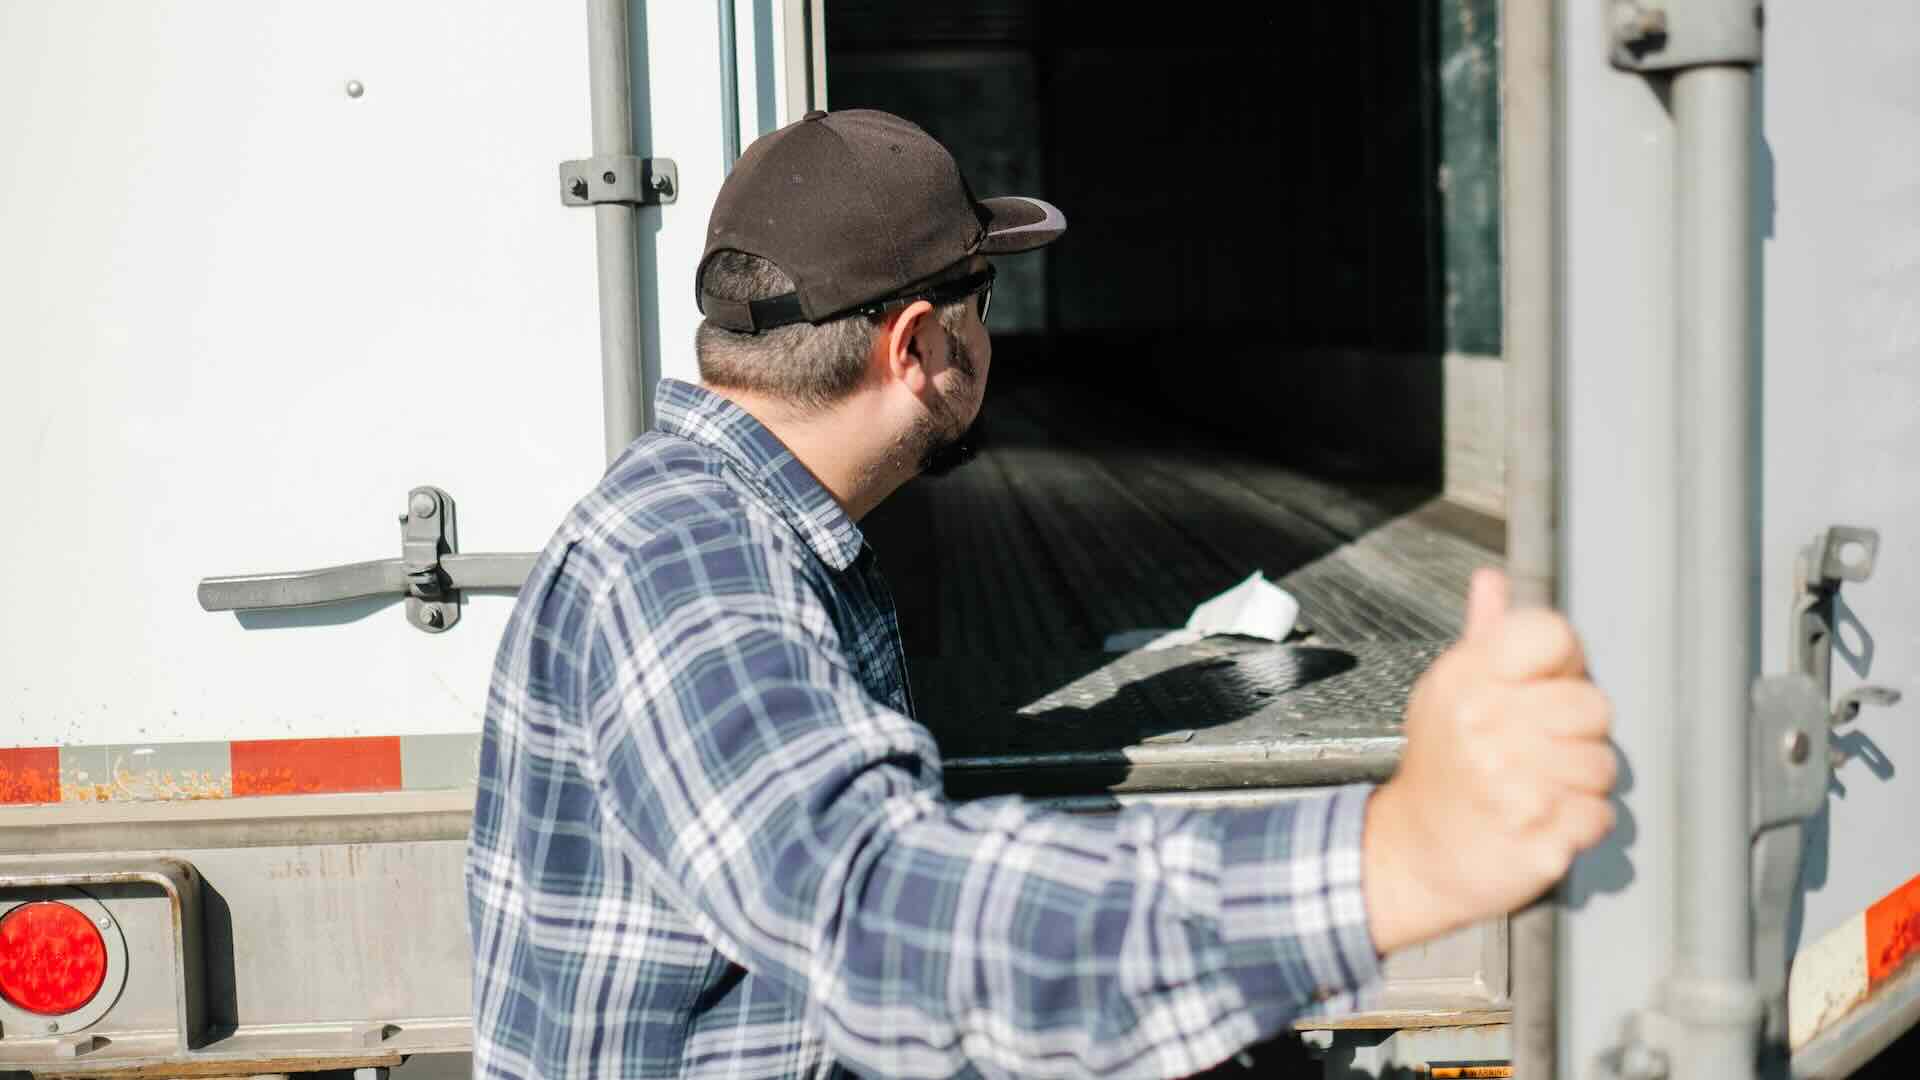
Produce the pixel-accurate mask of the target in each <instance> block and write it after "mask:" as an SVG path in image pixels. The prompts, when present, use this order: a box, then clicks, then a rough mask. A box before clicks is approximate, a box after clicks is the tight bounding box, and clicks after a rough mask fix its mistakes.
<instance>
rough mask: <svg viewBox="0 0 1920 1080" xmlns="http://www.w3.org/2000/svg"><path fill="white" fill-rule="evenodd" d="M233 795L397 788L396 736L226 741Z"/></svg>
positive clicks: (398, 741)
mask: <svg viewBox="0 0 1920 1080" xmlns="http://www.w3.org/2000/svg"><path fill="white" fill-rule="evenodd" d="M230 746H231V753H232V755H233V793H234V794H235V795H318V794H323V793H328V792H340V791H398V790H399V789H400V788H401V787H402V786H403V785H402V784H401V779H400V737H399V736H398V735H375V736H370V737H366V738H356V739H255V740H249V741H246V742H234V743H232V744H230Z"/></svg>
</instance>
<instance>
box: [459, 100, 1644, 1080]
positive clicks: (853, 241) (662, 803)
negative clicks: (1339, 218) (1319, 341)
mask: <svg viewBox="0 0 1920 1080" xmlns="http://www.w3.org/2000/svg"><path fill="white" fill-rule="evenodd" d="M1065 227H1066V222H1065V220H1064V218H1062V217H1061V215H1060V214H1059V212H1058V211H1057V210H1055V209H1054V208H1053V207H1051V206H1048V205H1047V204H1045V203H1042V202H1039V201H1037V200H1028V199H991V200H987V201H986V202H984V203H981V202H976V201H975V200H974V198H973V196H972V194H971V193H970V192H969V190H968V189H967V186H966V184H965V182H964V181H963V180H962V178H961V176H960V173H959V171H958V169H957V168H956V167H955V165H954V162H953V159H952V158H951V157H950V156H949V155H948V154H947V152H946V151H945V150H944V149H942V148H941V147H940V146H939V144H938V143H936V142H934V141H933V140H932V139H931V138H929V137H928V136H927V135H926V134H925V133H924V132H922V131H920V130H919V129H918V128H916V127H914V126H913V125H911V124H908V123H907V122H905V121H903V120H900V119H899V118H897V117H893V116H889V115H887V114H884V113H878V112H863V111H850V112H841V113H834V114H831V115H829V114H826V113H811V114H809V115H808V116H807V118H806V119H805V120H803V121H800V122H799V123H797V124H794V125H792V126H789V127H787V128H784V129H782V130H780V131H777V132H775V133H773V134H771V135H769V136H767V137H765V138H763V139H761V140H760V141H758V142H757V143H755V144H754V145H753V147H751V148H750V149H749V150H748V151H747V153H746V155H745V156H743V157H742V158H741V160H740V162H739V163H738V165H737V166H736V167H735V169H734V172H733V174H732V176H731V177H730V178H729V179H728V180H727V182H726V184H725V186H724V187H723V188H722V189H721V192H720V196H719V199H718V201H717V203H716V205H715V207H714V211H713V216H712V220H711V229H710V232H709V238H708V245H707V253H706V255H705V257H704V258H703V260H702V262H701V265H700V267H699V268H698V270H697V271H696V278H697V282H696V289H697V294H698V297H699V300H700V304H701V309H702V311H703V313H704V314H705V316H706V321H705V322H704V323H703V325H702V326H701V328H700V331H699V334H698V339H697V344H696V348H697V352H698V356H699V361H700V371H701V378H702V385H700V386H694V385H689V384H686V383H679V382H674V381H665V382H662V384H661V386H660V391H659V409H658V414H659V426H658V430H656V431H654V432H651V433H649V434H647V435H645V436H643V437H642V438H640V439H638V440H636V441H635V442H634V443H633V445H632V446H630V447H629V448H628V449H627V451H626V452H625V453H624V454H623V455H622V456H621V457H620V459H619V460H618V461H616V462H615V463H614V464H613V465H612V466H611V468H610V469H609V470H608V472H607V474H606V476H605V478H604V479H603V480H602V481H601V483H600V485H599V486H598V487H597V488H595V489H594V490H593V492H592V493H590V494H589V495H588V496H587V497H586V498H585V499H583V500H582V501H581V502H580V503H579V505H578V506H576V507H575V509H574V510H573V512H572V513H571V514H570V515H569V517H568V518H567V520H566V522H565V523H564V524H562V526H561V528H560V530H559V533H558V534H557V535H556V536H555V537H554V539H553V541H552V542H551V543H550V544H549V545H548V547H547V549H546V551H545V552H544V553H543V555H542V556H541V558H540V560H539V563H538V565H537V566H536V567H535V568H534V571H533V573H532V575H531V576H530V577H529V579H528V581H527V584H526V586H525V588H524V589H523V590H522V592H521V595H520V601H519V605H518V607H517V609H516V610H515V613H514V617H513V621H512V623H511V625H510V626H509V628H508V630H507V634H506V638H505V640H504V641H503V643H502V645H501V648H500V652H499V657H498V660H497V663H496V667H495V673H494V680H493V686H492V692H491V694H490V695H489V698H488V706H487V720H486V733H485V740H484V743H483V748H482V752H481V763H480V784H479V794H478V801H477V804H476V807H475V811H474V827H473V837H472V847H471V852H470V855H469V860H468V889H469V895H470V913H471V921H472V930H473V947H474V960H475V990H474V994H475V1002H474V1008H475V1012H474V1045H475V1070H476V1074H477V1075H480V1076H484V1077H507V1076H514V1077H517V1076H534V1075H538V1076H561V1075H565V1076H719V1075H726V1076H768V1077H773V1076H795V1075H821V1074H832V1073H840V1072H842V1071H852V1072H857V1073H860V1074H864V1075H868V1076H876V1077H880V1076H948V1075H954V1074H966V1075H973V1074H982V1075H1001V1076H1072V1075H1108V1074H1126V1075H1143V1076H1144V1075H1158V1076H1173V1075H1181V1074H1186V1073H1191V1072H1194V1071H1197V1070H1200V1069H1202V1068H1205V1067H1207V1066H1209V1065H1211V1064H1213V1063H1216V1062H1218V1061H1221V1060H1223V1059H1225V1058H1227V1057H1228V1056H1230V1055H1231V1054H1233V1053H1234V1052H1235V1051H1237V1050H1238V1049H1240V1048H1242V1047H1244V1046H1246V1045H1248V1044H1250V1043H1252V1042H1255V1041H1256V1040H1259V1039H1262V1038H1265V1037H1267V1036H1270V1035H1272V1034H1274V1033H1275V1032H1277V1031H1279V1030H1280V1029H1281V1028H1282V1027H1283V1026H1284V1025H1285V1024H1286V1023H1287V1022H1288V1021H1289V1020H1290V1019H1291V1018H1293V1017H1295V1016H1296V1015H1298V1014H1300V1013H1301V1012H1302V1011H1304V1010H1306V1009H1308V1008H1313V1009H1316V1010H1320V1011H1328V1010H1336V1009H1340V1008H1342V1007H1345V1006H1347V1005H1348V1004H1349V1003H1351V1002H1352V1001H1353V1000H1354V997H1355V994H1356V993H1357V992H1359V991H1361V990H1363V989H1364V988H1365V987H1366V986H1367V985H1368V984H1369V983H1371V982H1372V981H1373V980H1375V978H1376V977H1377V975H1378V973H1379V964H1380V956H1381V954H1383V953H1385V952H1389V951H1392V950H1393V949H1396V948H1399V947H1401V946H1404V945H1408V944H1411V943H1413V942H1417V941H1420V940H1424V939H1426V938H1429V937H1432V936H1434V935H1436V934H1440V933H1443V932H1445V931H1447V930H1450V929H1453V928H1455V927H1459V926H1463V925H1465V924H1467V923H1470V922H1472V921H1474V920H1477V919H1481V918H1485V917H1487V916H1491V915H1496V914H1499V913H1502V912H1506V911H1509V910H1512V909H1513V908H1515V907H1517V906H1519V905H1520V904H1522V903H1524V902H1526V901H1527V900H1529V899H1531V898H1532V897H1534V896H1535V895H1537V894H1539V893H1540V892H1541V891H1542V890H1544V889H1545V888H1546V887H1548V885H1549V884H1550V883H1551V882H1552V881H1554V880H1555V879H1556V878H1558V877H1559V876H1560V875H1561V874H1563V873H1564V872H1565V870H1566V868H1567V866H1568V863H1569V861H1570V859H1571V858H1572V857H1573V855H1574V853H1575V852H1576V851H1577V850H1579V849H1580V848H1582V847H1585V846H1587V845H1590V844H1592V843H1594V842H1596V841H1597V840H1598V839H1599V838H1600V837H1601V836H1603V835H1604V834H1605V833H1606V832H1607V831H1608V830H1609V829H1610V828H1611V826H1612V813H1611V810H1610V808H1609V805H1608V803H1607V802H1606V800H1605V795H1606V792H1607V791H1608V789H1609V788H1610V787H1611V785H1612V782H1613V767H1614V766H1613V756H1612V754H1611V752H1610V750H1609V749H1608V747H1607V744H1606V742H1605V736H1606V731H1607V725H1608V715H1607V705H1606V701H1605V699H1604V698H1603V697H1602V696H1601V695H1600V693H1599V692H1598V691H1597V690H1595V689H1594V688H1593V686H1592V685H1591V684H1590V683H1589V682H1588V681H1587V680H1586V678H1585V671H1584V662H1583V660H1582V658H1581V653H1580V648H1579V645H1578V643H1577V641H1576V640H1575V639H1574V636H1573V634H1572V632H1571V631H1570V629H1569V628H1568V626H1567V625H1566V623H1565V622H1563V621H1562V620H1560V619H1559V618H1557V617H1555V616H1552V615H1550V614H1548V613H1545V612H1516V613H1507V612H1506V611H1505V610H1504V609H1505V606H1506V604H1505V596H1504V583H1503V581H1502V579H1501V578H1499V576H1498V575H1496V574H1492V573H1483V574H1482V575H1481V576H1480V577H1478V578H1477V579H1476V580H1475V582H1474V587H1473V594H1472V596H1471V597H1470V600H1469V609H1470V610H1469V615H1468V622H1467V627H1466V632H1465V635H1464V637H1463V639H1462V641H1461V642H1460V643H1459V645H1458V646H1456V647H1455V648H1453V649H1452V650H1450V651H1449V652H1448V653H1447V654H1445V655H1444V656H1442V657H1441V659H1440V660H1439V661H1438V662H1436V663H1435V664H1434V666H1433V668H1432V670H1430V671H1429V672H1428V673H1427V674H1426V675H1425V676H1423V678H1422V679H1421V681H1420V683H1419V685H1418V686H1417V687H1416V688H1415V691H1414V694H1413V696H1412V700H1411V704H1410V705H1409V707H1408V715H1407V724H1406V726H1407V737H1408V743H1407V749H1406V754H1405V757H1404V760H1403V762H1402V765H1401V768H1400V771H1399V773H1398V774H1397V775H1396V776H1395V778H1394V779H1393V780H1392V781H1391V782H1389V783H1387V784H1385V785H1384V786H1381V787H1379V788H1369V787H1367V786H1353V787H1348V788H1343V789H1340V790H1338V791H1335V792H1333V793H1331V794H1325V795H1319V796H1316V797H1311V798H1306V799H1301V800H1298V801H1293V802H1287V803H1284V804H1282V805H1277V806H1272V807H1268V808H1264V809H1257V810H1236V811H1219V812H1211V813H1206V812H1201V813H1175V812H1168V811H1165V810H1161V809H1156V808H1152V807H1130V808H1128V809H1125V810H1122V811H1120V812H1118V813H1115V814H1111V815H1105V816H1077V815H1067V814H1062V813H1056V812H1049V811H1046V810H1043V809H1040V808H1038V807H1036V806H1035V805H1033V804H1030V803H1028V802H1026V801H1024V800H1020V799H1015V798H1003V799H992V800H983V801H978V802H973V803H968V804H963V805H955V804H952V803H949V802H947V801H946V799H945V798H944V796H943V795H942V791H941V765H940V756H939V753H938V751H937V750H936V749H935V747H934V744H933V741H932V739H931V737H930V736H929V735H928V733H927V731H926V729H925V728H923V727H921V726H920V725H918V724H916V723H915V722H914V721H913V719H912V716H913V703H912V697H911V694H910V693H909V690H908V686H907V679H906V670H905V664H904V655H903V652H902V649H901V645H900V636H899V631H898V627H897V626H896V624H895V618H894V612H893V605H892V602H891V600H890V599H889V597H888V594H887V590H886V586H885V584H884V582H883V581H882V579H881V577H880V573H879V570H878V568H877V567H876V566H875V563H874V556H873V553H872V551H871V550H870V549H868V548H867V547H866V546H865V544H864V542H863V541H862V538H861V533H860V528H859V524H858V523H859V521H860V519H861V518H862V517H863V516H864V515H865V514H866V513H867V512H868V511H870V510H872V509H873V508H874V507H875V506H876V505H878V504H879V503H880V502H881V500H883V499H884V498H886V496H887V495H888V494H889V493H891V492H893V491H894V490H895V489H896V488H898V487H899V486H900V485H901V484H902V483H904V482H905V481H906V480H908V479H909V478H911V477H912V476H914V475H915V474H917V473H919V472H921V471H923V470H925V469H928V468H935V467H940V466H941V465H943V464H944V463H945V462H947V461H948V460H950V459H952V458H953V457H954V456H956V452H957V448H959V447H960V446H961V445H962V444H963V442H964V437H965V432H966V429H967V427H968V425H969V424H970V423H971V422H972V420H973V419H974V418H975V416H976V415H977V414H978V412H979V409H980V403H981V397H982V394H983V393H984V391H985V388H986V381H987V377H988V372H989V368H990V367H991V365H992V346H991V343H990V341H989V339H988V336H987V331H986V328H985V326H984V323H983V320H984V317H985V315H986V312H987V308H988V303H989V300H990V298H991V295H992V286H993V276H992V269H991V266H990V264H989V263H988V262H987V256H991V255H1000V254H1011V253H1015V252H1019V251H1024V250H1029V249H1032V248H1035V247H1039V246H1041V245H1043V244H1045V243H1048V242H1050V241H1051V240H1053V239H1054V238H1056V237H1058V236H1059V235H1060V234H1061V232H1062V231H1064V229H1065ZM1170 227H1177V224H1175V225H1170ZM979 554H980V557H981V558H992V557H993V553H992V552H981V553H979ZM909 572H911V571H909Z"/></svg>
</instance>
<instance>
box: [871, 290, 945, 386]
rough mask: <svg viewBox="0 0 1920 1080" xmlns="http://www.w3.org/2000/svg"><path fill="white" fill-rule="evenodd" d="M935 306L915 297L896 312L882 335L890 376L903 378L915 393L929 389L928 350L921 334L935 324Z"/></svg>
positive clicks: (886, 365) (902, 380)
mask: <svg viewBox="0 0 1920 1080" xmlns="http://www.w3.org/2000/svg"><path fill="white" fill-rule="evenodd" d="M932 315H933V305H932V304H930V303H928V302H927V301H925V300H915V301H914V302H913V303H911V304H908V305H907V306H906V307H905V308H903V309H902V310H901V311H900V313H899V314H897V315H895V316H894V318H893V322H892V323H891V324H890V325H889V326H888V327H887V332H886V333H885V334H884V335H883V336H882V337H881V348H882V350H884V355H883V356H882V358H881V360H882V363H883V365H884V370H885V374H886V376H887V378H889V379H899V380H900V381H901V382H904V383H906V385H907V389H908V390H911V391H912V392H913V393H915V394H920V393H924V392H925V391H926V388H927V379H928V374H927V364H926V361H927V351H926V345H925V342H924V341H922V339H921V334H922V333H923V332H924V331H926V330H927V329H928V328H929V327H931V326H932V325H933V321H932Z"/></svg>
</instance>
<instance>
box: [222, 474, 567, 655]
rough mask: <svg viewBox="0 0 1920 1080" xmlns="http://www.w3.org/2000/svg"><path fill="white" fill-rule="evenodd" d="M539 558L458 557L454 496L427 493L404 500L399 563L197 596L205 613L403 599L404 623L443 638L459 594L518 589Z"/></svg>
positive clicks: (247, 577)
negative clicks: (404, 600) (396, 597)
mask: <svg viewBox="0 0 1920 1080" xmlns="http://www.w3.org/2000/svg"><path fill="white" fill-rule="evenodd" d="M535 558H537V556H536V555H535V554H534V553H531V552H502V553H472V554H461V553H460V551H459V540H458V534H457V532H456V530H455V526H454V505H453V496H451V495H449V494H447V493H446V492H444V491H442V490H440V489H439V488H437V487H431V486H422V487H417V488H414V489H413V490H412V491H410V492H408V493H407V512H406V513H404V514H401V515H400V557H399V558H397V559H375V560H373V561H370V562H358V563H348V564H347V565H345V566H329V567H325V568H323V569H319V570H293V571H288V572H285V573H277V574H238V575H234V576H231V577H210V578H203V579H202V580H201V582H200V587H199V589H198V590H197V594H198V596H199V600H200V607H201V608H202V609H203V610H206V611H264V610H272V609H276V608H301V607H315V606H318V605H321V604H337V603H342V602H344V601H348V600H361V599H366V598H369V597H377V596H392V595H395V594H398V595H401V596H405V597H406V598H407V621H408V622H410V623H412V624H413V625H414V626H415V627H417V628H419V629H421V630H424V631H426V632H427V633H429V634H438V633H442V632H444V631H446V630H448V629H450V628H451V627H452V626H453V625H454V624H455V623H457V622H459V621H460V595H461V591H462V590H464V589H506V590H513V589H518V588H519V587H520V586H521V584H522V583H523V582H525V581H526V580H527V574H528V573H530V572H531V571H532V570H533V561H534V559H535Z"/></svg>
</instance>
